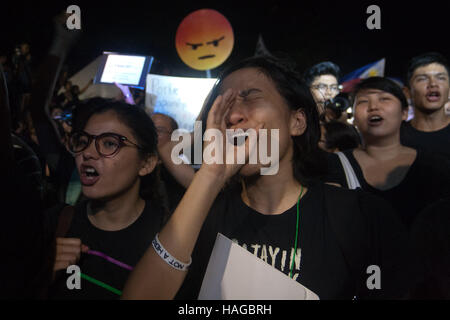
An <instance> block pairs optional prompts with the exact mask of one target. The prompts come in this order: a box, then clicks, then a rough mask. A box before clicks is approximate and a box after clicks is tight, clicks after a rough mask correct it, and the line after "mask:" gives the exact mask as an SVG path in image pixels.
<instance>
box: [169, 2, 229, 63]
mask: <svg viewBox="0 0 450 320" xmlns="http://www.w3.org/2000/svg"><path fill="white" fill-rule="evenodd" d="M233 45H234V35H233V29H232V28H231V24H230V23H229V22H228V20H227V19H226V18H225V17H224V16H223V15H222V14H221V13H219V12H218V11H216V10H211V9H201V10H197V11H194V12H192V13H191V14H189V15H188V16H187V17H186V18H184V19H183V21H181V23H180V25H179V26H178V29H177V33H176V36H175V47H176V48H177V52H178V55H179V56H180V58H181V60H183V62H184V63H185V64H187V65H188V66H189V67H191V68H192V69H196V70H210V69H213V68H216V67H218V66H220V65H221V64H222V63H224V62H225V60H226V59H227V58H228V56H229V55H230V54H231V51H232V50H233Z"/></svg>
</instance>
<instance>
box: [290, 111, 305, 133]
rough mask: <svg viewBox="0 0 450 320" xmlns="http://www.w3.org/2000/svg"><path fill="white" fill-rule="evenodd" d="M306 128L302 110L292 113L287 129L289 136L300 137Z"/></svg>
mask: <svg viewBox="0 0 450 320" xmlns="http://www.w3.org/2000/svg"><path fill="white" fill-rule="evenodd" d="M306 127H307V124H306V115H305V112H304V111H303V109H297V110H295V111H292V113H291V119H290V127H289V129H290V134H291V136H301V135H302V134H303V133H304V132H305V130H306Z"/></svg>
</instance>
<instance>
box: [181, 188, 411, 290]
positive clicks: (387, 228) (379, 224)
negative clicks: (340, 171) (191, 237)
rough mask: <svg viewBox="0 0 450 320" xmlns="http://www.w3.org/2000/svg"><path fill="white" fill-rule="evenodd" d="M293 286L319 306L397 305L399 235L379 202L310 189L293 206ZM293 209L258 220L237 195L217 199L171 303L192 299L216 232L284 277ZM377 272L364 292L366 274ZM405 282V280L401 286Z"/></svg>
mask: <svg viewBox="0 0 450 320" xmlns="http://www.w3.org/2000/svg"><path fill="white" fill-rule="evenodd" d="M299 216H300V219H299V236H298V237H299V240H298V247H297V248H298V249H297V252H298V254H296V258H295V262H294V270H293V278H294V279H296V280H297V281H298V282H300V283H301V284H302V285H304V286H305V287H307V288H308V289H310V290H312V291H313V292H314V293H316V294H317V295H318V296H319V298H320V299H352V298H353V297H354V296H358V297H359V298H370V297H373V298H375V297H383V298H400V297H401V296H403V295H404V294H405V293H406V291H407V286H408V285H407V281H408V279H407V277H408V270H409V269H408V267H407V264H408V262H407V261H409V256H408V255H409V247H408V244H407V239H406V232H405V230H404V227H403V226H402V225H401V223H400V222H399V221H398V220H397V219H396V217H395V215H394V214H393V213H392V209H391V208H390V207H389V206H388V205H387V204H386V203H384V202H383V201H382V200H378V199H376V198H374V197H373V196H372V195H370V194H366V193H363V192H362V191H351V190H346V189H342V188H337V187H334V186H329V185H325V184H322V183H314V184H313V185H311V187H310V188H309V190H308V192H307V193H306V194H305V196H304V197H303V198H302V199H301V201H300V206H299ZM296 219H297V206H296V205H294V206H293V207H292V208H290V209H289V210H287V211H285V212H284V213H282V214H278V215H263V214H261V213H259V212H257V211H255V210H253V209H252V208H250V207H248V206H247V205H245V203H244V202H243V201H242V200H241V196H240V188H239V187H236V188H233V189H230V190H227V191H224V192H222V193H221V194H219V196H218V198H217V199H216V201H215V203H214V205H213V207H212V209H211V211H210V212H209V215H208V217H207V220H206V221H205V224H204V226H203V228H202V231H201V233H200V236H199V239H198V240H197V244H196V247H195V250H194V252H193V255H192V261H193V262H192V265H191V267H190V270H189V271H188V274H187V277H186V279H185V282H184V283H183V285H182V287H181V289H180V290H179V292H178V294H177V297H176V298H177V299H196V298H197V297H198V293H199V290H200V287H201V283H202V281H203V276H204V273H205V271H206V267H207V263H208V261H209V257H210V254H211V251H212V249H213V246H214V242H215V239H216V235H217V233H218V232H220V233H222V234H224V235H225V236H227V237H228V238H230V239H232V240H233V241H235V242H237V243H238V244H239V245H241V246H243V247H244V248H246V249H247V250H248V251H250V252H251V253H253V254H255V255H256V256H257V257H258V258H260V259H262V260H264V261H265V262H267V263H268V264H270V265H272V266H274V267H275V268H277V269H278V270H280V271H282V272H283V273H285V274H286V275H289V271H290V266H291V259H292V258H291V257H292V256H293V254H292V252H293V251H294V241H295V234H296V230H295V228H296ZM370 265H378V266H380V268H381V270H382V275H381V277H382V279H383V280H382V285H381V290H376V289H375V290H369V289H368V288H367V286H366V281H367V278H368V277H369V275H368V274H367V273H366V270H367V267H368V266H370ZM405 277H406V278H405Z"/></svg>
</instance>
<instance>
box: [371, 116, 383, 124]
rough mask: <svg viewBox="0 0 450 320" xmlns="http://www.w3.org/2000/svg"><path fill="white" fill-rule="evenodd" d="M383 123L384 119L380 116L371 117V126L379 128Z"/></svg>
mask: <svg viewBox="0 0 450 320" xmlns="http://www.w3.org/2000/svg"><path fill="white" fill-rule="evenodd" d="M382 121H383V118H382V117H380V116H378V115H375V116H371V117H369V125H372V126H377V125H379V124H381V122H382Z"/></svg>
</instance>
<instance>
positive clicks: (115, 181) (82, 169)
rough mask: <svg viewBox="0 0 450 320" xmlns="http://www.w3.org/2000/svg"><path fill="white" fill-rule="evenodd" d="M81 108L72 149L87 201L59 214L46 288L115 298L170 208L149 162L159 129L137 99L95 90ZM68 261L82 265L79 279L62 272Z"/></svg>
mask: <svg viewBox="0 0 450 320" xmlns="http://www.w3.org/2000/svg"><path fill="white" fill-rule="evenodd" d="M85 110H88V111H87V113H86V114H84V115H83V116H80V118H79V119H76V121H75V123H74V130H73V132H72V133H71V135H70V139H69V149H70V151H71V152H72V153H73V155H74V157H75V163H76V167H77V169H78V173H79V175H80V180H81V183H82V192H83V195H84V196H85V197H86V198H87V201H84V202H81V203H80V204H79V205H77V206H75V208H74V209H73V211H72V212H71V211H70V209H67V208H65V209H63V210H62V211H61V213H60V214H59V218H58V222H57V227H56V236H57V238H56V259H55V263H54V271H55V283H54V285H53V289H52V291H51V297H52V298H56V299H78V298H79V299H114V298H118V297H119V296H120V291H121V290H122V287H123V285H124V283H125V280H126V279H127V277H128V274H129V272H130V271H131V270H132V268H133V266H134V265H135V264H136V263H137V262H138V260H139V258H140V256H141V255H142V254H143V253H144V252H145V250H146V248H147V247H148V246H149V244H150V243H151V240H152V239H153V237H154V235H155V234H156V232H157V231H158V230H159V229H160V228H161V227H162V224H163V221H164V219H165V214H166V212H167V210H166V208H164V206H163V203H164V201H162V200H161V195H160V194H159V179H158V176H157V172H156V171H155V170H154V169H155V165H156V163H157V133H156V129H155V126H154V124H153V122H152V120H151V119H150V117H149V116H148V115H147V114H146V113H145V111H144V110H143V109H141V108H139V107H136V106H132V105H128V104H126V103H123V102H118V101H110V100H105V99H99V98H96V99H92V100H91V101H89V102H88V103H87V105H85ZM71 265H77V266H78V267H79V272H80V277H81V279H80V278H78V279H77V276H76V272H75V271H72V273H66V269H67V268H68V267H69V266H71ZM67 270H69V271H70V270H71V269H67ZM71 276H72V278H70V277H71ZM71 281H72V282H71ZM77 281H78V283H79V284H80V286H78V287H81V289H77ZM80 281H81V282H80ZM72 285H73V286H72Z"/></svg>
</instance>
